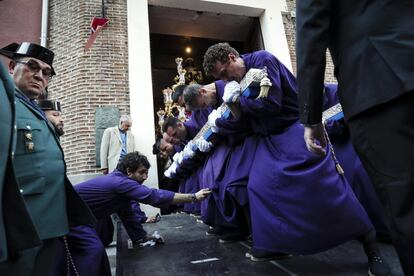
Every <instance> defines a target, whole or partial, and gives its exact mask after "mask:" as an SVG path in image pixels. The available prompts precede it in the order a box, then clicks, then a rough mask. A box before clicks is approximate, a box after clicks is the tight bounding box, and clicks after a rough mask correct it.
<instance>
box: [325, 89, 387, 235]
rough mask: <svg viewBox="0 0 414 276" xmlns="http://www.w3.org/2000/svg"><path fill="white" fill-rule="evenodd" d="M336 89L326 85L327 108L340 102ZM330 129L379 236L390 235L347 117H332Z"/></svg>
mask: <svg viewBox="0 0 414 276" xmlns="http://www.w3.org/2000/svg"><path fill="white" fill-rule="evenodd" d="M336 91H337V85H336V84H326V85H325V93H324V103H323V104H324V106H323V109H324V110H326V109H328V108H330V107H331V106H334V105H335V104H337V103H339V99H338V95H337V93H336ZM326 129H327V132H328V134H329V137H330V140H331V142H332V145H333V148H334V151H335V154H336V157H337V158H338V161H339V163H340V164H341V166H342V168H343V169H344V172H345V177H346V179H347V180H348V183H349V184H350V185H351V187H352V190H353V191H354V193H355V195H356V197H357V198H358V200H359V202H361V204H362V206H364V208H365V211H366V212H367V214H368V216H369V218H370V220H371V222H372V223H373V224H374V226H375V230H376V231H377V235H379V236H381V237H387V236H389V231H388V227H387V223H386V220H385V214H384V211H383V207H382V205H381V202H380V200H379V199H378V196H377V194H376V192H375V189H374V186H373V184H372V182H371V180H370V179H369V177H368V174H367V172H366V171H365V168H364V167H363V165H362V163H361V160H360V159H359V157H358V155H357V154H356V152H355V149H354V147H353V146H352V143H351V138H350V134H349V131H348V127H347V126H346V124H345V122H344V120H343V119H341V120H339V121H337V120H328V122H327V123H326Z"/></svg>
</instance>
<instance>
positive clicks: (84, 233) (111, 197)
mask: <svg viewBox="0 0 414 276" xmlns="http://www.w3.org/2000/svg"><path fill="white" fill-rule="evenodd" d="M75 189H76V191H77V192H78V193H79V195H80V196H81V197H82V199H83V200H84V201H85V202H86V203H87V204H88V206H89V208H90V209H91V211H92V212H93V214H94V215H95V217H96V218H97V219H103V218H106V217H108V216H110V215H111V214H113V213H118V214H120V218H121V220H122V221H123V222H124V221H128V222H127V223H126V224H124V225H125V226H126V229H127V231H128V234H129V236H130V237H131V239H135V238H138V237H139V236H140V235H141V232H140V231H141V230H143V229H142V226H141V222H140V221H139V218H137V213H136V212H135V211H134V210H133V209H132V207H131V201H137V202H142V203H144V204H149V205H153V206H156V207H163V206H166V205H169V204H170V203H171V201H172V199H173V197H174V193H173V192H170V191H166V190H157V189H151V188H148V187H147V186H145V185H142V184H141V183H138V182H137V181H136V180H133V179H132V178H129V177H128V176H126V175H125V174H123V173H122V172H120V171H118V170H115V171H113V172H112V173H110V174H108V175H104V176H100V177H97V178H94V179H91V180H89V181H86V182H83V183H80V184H78V185H76V186H75ZM134 221H135V222H136V223H132V222H134ZM68 241H69V247H70V251H71V254H72V257H73V259H74V261H75V265H76V268H77V269H78V272H79V274H80V275H88V276H95V275H96V276H101V275H111V271H110V266H109V262H108V257H107V255H106V252H105V248H104V246H103V244H102V242H101V240H100V239H99V236H98V233H97V232H96V230H95V229H94V228H93V227H92V226H77V227H72V228H71V230H70V233H69V235H68Z"/></svg>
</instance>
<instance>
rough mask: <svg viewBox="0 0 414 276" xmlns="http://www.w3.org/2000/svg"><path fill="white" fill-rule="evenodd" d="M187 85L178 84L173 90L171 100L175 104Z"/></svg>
mask: <svg viewBox="0 0 414 276" xmlns="http://www.w3.org/2000/svg"><path fill="white" fill-rule="evenodd" d="M186 86H187V85H185V84H180V85H177V86H176V87H175V88H174V92H173V94H172V100H173V102H175V103H178V98H179V97H180V96H182V95H183V92H184V89H185V87H186Z"/></svg>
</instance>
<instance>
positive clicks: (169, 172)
mask: <svg viewBox="0 0 414 276" xmlns="http://www.w3.org/2000/svg"><path fill="white" fill-rule="evenodd" d="M176 172H177V163H176V162H174V163H172V164H171V166H170V167H169V168H168V169H167V170H166V171H165V172H164V175H165V176H166V177H168V178H173V175H174V174H175V173H176Z"/></svg>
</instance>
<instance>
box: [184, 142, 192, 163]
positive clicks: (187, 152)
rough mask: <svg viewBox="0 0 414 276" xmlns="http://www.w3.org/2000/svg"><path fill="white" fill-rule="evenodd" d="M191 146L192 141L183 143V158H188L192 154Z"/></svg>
mask: <svg viewBox="0 0 414 276" xmlns="http://www.w3.org/2000/svg"><path fill="white" fill-rule="evenodd" d="M192 147H193V142H192V141H190V142H188V144H187V145H185V147H184V149H183V159H190V158H192V157H193V156H194V151H193V149H192Z"/></svg>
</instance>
